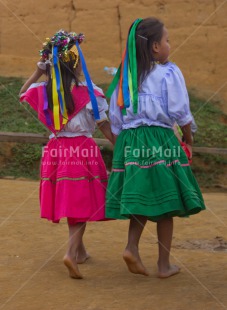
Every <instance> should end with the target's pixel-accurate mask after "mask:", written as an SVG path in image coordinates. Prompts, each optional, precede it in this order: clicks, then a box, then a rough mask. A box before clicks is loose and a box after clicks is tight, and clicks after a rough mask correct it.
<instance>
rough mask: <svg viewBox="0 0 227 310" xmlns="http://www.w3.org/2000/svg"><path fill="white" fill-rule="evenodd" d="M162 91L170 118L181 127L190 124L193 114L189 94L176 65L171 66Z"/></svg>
mask: <svg viewBox="0 0 227 310" xmlns="http://www.w3.org/2000/svg"><path fill="white" fill-rule="evenodd" d="M162 91H163V95H164V98H165V101H166V104H167V107H168V114H169V117H170V118H171V119H172V120H173V121H176V122H177V124H178V125H179V126H184V125H187V124H190V123H191V122H192V114H191V111H190V105H189V97H188V92H187V88H186V85H185V81H184V77H183V75H182V73H181V71H180V69H179V68H178V67H177V66H176V65H174V66H171V67H170V69H169V71H168V73H167V74H166V76H165V77H164V80H163V84H162Z"/></svg>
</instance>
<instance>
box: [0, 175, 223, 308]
mask: <svg viewBox="0 0 227 310" xmlns="http://www.w3.org/2000/svg"><path fill="white" fill-rule="evenodd" d="M0 189H1V191H0V195H1V196H0V197H1V198H0V201H1V208H0V218H1V224H0V227H1V237H0V238H1V251H0V275H1V277H0V278H1V280H0V281H1V282H0V285H1V290H0V309H6V310H9V309H11V310H15V309H16V310H22V309H23V310H24V309H25V310H27V309H29V310H30V309H31V310H36V309H37V310H49V309H57V310H58V309H61V310H62V309H67V310H68V309H76V310H82V309H83V310H109V309H110V310H112V309H113V310H115V309H116V310H120V309H126V310H128V309H130V310H134V309H135V310H148V309H152V310H156V309H157V310H164V309H165V310H167V309H168V310H187V309H195V310H203V309H206V310H216V309H227V294H226V292H227V194H226V193H206V194H204V198H205V201H206V205H207V210H206V211H203V212H201V213H200V214H198V215H195V216H192V217H190V218H187V219H178V218H177V219H176V220H175V230H174V239H173V249H172V261H173V262H174V263H176V264H179V265H180V266H181V268H182V272H181V273H180V274H179V275H177V276H174V277H171V278H169V279H165V280H162V279H158V278H157V277H156V261H157V238H156V231H155V224H154V223H148V224H147V226H146V228H145V231H144V233H143V236H142V239H141V248H140V250H141V256H142V259H143V262H144V264H145V265H146V267H147V268H148V269H149V271H150V276H149V277H144V276H140V275H133V274H131V273H129V272H128V271H127V268H126V266H125V264H124V262H123V260H122V257H121V255H122V251H123V249H124V246H125V242H126V238H127V227H128V221H110V222H105V223H89V224H88V226H87V233H86V235H85V243H86V245H87V249H88V252H89V253H90V255H91V258H90V259H89V260H88V261H87V262H86V263H85V264H84V265H80V271H81V272H82V274H83V275H84V279H83V280H73V279H70V278H69V277H68V274H67V271H66V269H65V267H64V265H63V264H62V257H63V255H64V252H65V249H66V245H67V238H68V233H67V224H66V221H62V222H61V223H60V224H59V225H56V224H52V223H49V222H47V221H46V220H41V219H39V203H38V191H39V183H38V182H28V181H22V180H3V179H2V180H0Z"/></svg>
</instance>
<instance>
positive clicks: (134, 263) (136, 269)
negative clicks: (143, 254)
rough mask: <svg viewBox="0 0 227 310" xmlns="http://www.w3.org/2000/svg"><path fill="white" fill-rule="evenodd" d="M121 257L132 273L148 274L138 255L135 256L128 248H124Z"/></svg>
mask: <svg viewBox="0 0 227 310" xmlns="http://www.w3.org/2000/svg"><path fill="white" fill-rule="evenodd" d="M123 259H124V261H125V262H126V264H127V266H128V270H129V271H130V272H132V273H136V274H142V275H144V276H149V273H148V271H147V269H146V268H145V267H144V265H143V263H142V262H141V259H140V257H139V256H138V257H136V256H135V255H133V254H132V252H130V251H129V250H125V251H124V253H123Z"/></svg>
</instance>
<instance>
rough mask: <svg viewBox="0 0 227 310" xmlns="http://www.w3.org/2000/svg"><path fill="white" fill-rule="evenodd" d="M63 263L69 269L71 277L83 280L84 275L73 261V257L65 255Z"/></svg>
mask: <svg viewBox="0 0 227 310" xmlns="http://www.w3.org/2000/svg"><path fill="white" fill-rule="evenodd" d="M63 262H64V264H65V266H66V267H67V268H68V271H69V276H70V277H71V278H73V279H83V276H82V274H81V273H80V271H79V269H78V267H77V264H76V263H75V262H73V260H72V259H71V257H69V256H68V255H65V256H64V258H63Z"/></svg>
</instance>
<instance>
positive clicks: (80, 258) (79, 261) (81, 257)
mask: <svg viewBox="0 0 227 310" xmlns="http://www.w3.org/2000/svg"><path fill="white" fill-rule="evenodd" d="M90 257H91V256H90V255H89V254H88V253H87V252H86V253H85V254H83V255H80V254H79V253H78V254H77V257H76V262H77V264H83V263H85V262H86V260H87V259H88V258H90Z"/></svg>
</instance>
